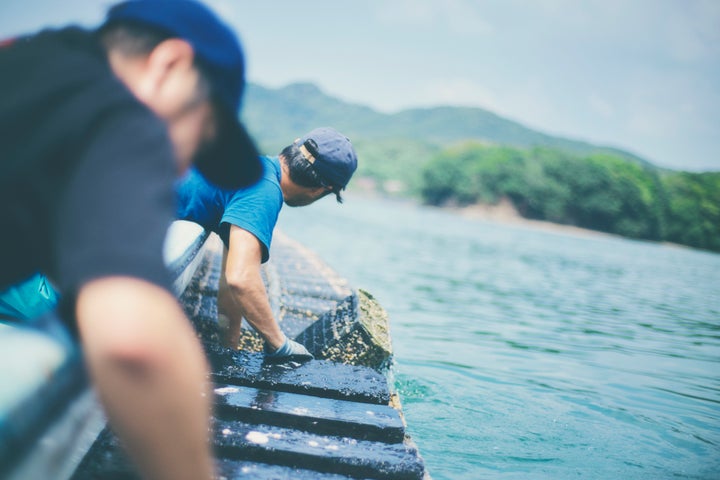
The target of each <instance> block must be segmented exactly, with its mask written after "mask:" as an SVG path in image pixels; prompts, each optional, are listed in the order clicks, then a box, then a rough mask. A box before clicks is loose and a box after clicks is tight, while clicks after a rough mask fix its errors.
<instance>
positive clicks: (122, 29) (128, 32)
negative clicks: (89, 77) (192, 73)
mask: <svg viewBox="0 0 720 480" xmlns="http://www.w3.org/2000/svg"><path fill="white" fill-rule="evenodd" d="M97 35H98V38H99V39H100V43H101V44H102V45H103V47H104V48H105V50H106V51H110V50H116V51H118V52H120V53H122V54H123V55H127V56H129V57H134V56H142V55H149V54H150V52H152V51H153V50H154V49H155V47H157V46H158V45H159V44H160V43H162V42H164V41H165V40H167V39H169V38H175V36H174V35H171V34H170V33H168V32H166V31H165V30H163V29H160V28H156V27H152V26H148V25H145V24H143V23H141V22H136V21H132V20H116V21H113V22H109V23H105V24H104V25H102V26H101V27H100V28H99V29H98V30H97ZM193 65H194V66H195V68H197V70H198V72H199V74H200V79H199V84H198V98H199V99H202V98H210V96H211V88H210V80H209V79H210V77H209V76H208V74H207V73H206V69H205V67H204V66H203V64H202V62H199V61H198V59H197V57H195V59H194V61H193Z"/></svg>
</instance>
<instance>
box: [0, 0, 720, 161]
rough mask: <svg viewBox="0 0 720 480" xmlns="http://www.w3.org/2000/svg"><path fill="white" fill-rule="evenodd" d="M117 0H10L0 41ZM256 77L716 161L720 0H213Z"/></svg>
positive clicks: (0, 23)
mask: <svg viewBox="0 0 720 480" xmlns="http://www.w3.org/2000/svg"><path fill="white" fill-rule="evenodd" d="M112 3H113V2H111V1H105V0H96V1H94V0H63V1H55V0H22V1H20V0H4V1H3V2H2V4H1V5H0V37H5V36H11V35H14V34H18V33H22V32H26V31H32V30H34V29H37V28H39V27H42V26H45V25H62V24H66V23H70V22H74V23H81V24H85V25H94V24H96V23H97V22H99V21H100V20H101V18H102V15H103V12H104V10H105V8H106V7H107V5H109V4H112ZM207 3H208V4H209V5H210V6H211V7H213V9H215V10H216V11H217V12H218V13H220V14H221V16H223V17H224V18H225V19H226V20H227V22H228V23H229V24H231V25H232V26H233V27H234V28H235V29H236V31H237V32H238V34H239V36H240V38H241V40H242V42H243V45H244V47H245V50H246V55H247V63H248V77H249V79H250V80H251V81H254V82H257V83H259V84H261V85H265V86H268V87H279V86H283V85H286V84H288V83H292V82H297V81H310V82H313V83H315V84H317V85H318V86H319V87H320V88H321V89H322V90H323V91H325V92H326V93H328V94H330V95H333V96H335V97H338V98H341V99H343V100H345V101H349V102H353V103H358V104H363V105H367V106H370V107H373V108H375V109H378V110H381V111H384V112H394V111H398V110H400V109H403V108H409V107H424V106H434V105H464V106H478V107H483V108H486V109H489V110H491V111H493V112H495V113H497V114H499V115H502V116H505V117H507V118H510V119H512V120H515V121H519V122H521V123H523V124H525V125H527V126H529V127H532V128H536V129H539V130H541V131H544V132H546V133H550V134H556V135H562V136H567V137H570V138H576V139H581V140H586V141H590V142H593V143H598V144H602V145H611V146H616V147H619V148H623V149H626V150H629V151H631V152H633V153H636V154H638V155H641V156H643V157H645V158H647V159H649V160H650V161H652V162H653V163H655V164H657V165H661V166H666V167H671V168H676V169H683V170H691V171H702V170H720V1H718V0H443V1H440V0H363V1H361V2H351V1H344V2H343V1H337V0H335V1H330V0H318V1H313V0H306V1H304V2H297V1H290V0H264V1H262V2H257V1H241V0H207Z"/></svg>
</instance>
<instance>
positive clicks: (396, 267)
mask: <svg viewBox="0 0 720 480" xmlns="http://www.w3.org/2000/svg"><path fill="white" fill-rule="evenodd" d="M279 228H280V229H281V230H283V231H284V232H285V233H287V234H289V235H290V236H291V237H293V238H295V239H296V240H298V241H300V242H301V243H303V244H304V245H305V246H307V247H308V248H310V249H312V250H313V251H315V252H316V253H318V254H319V255H320V256H321V257H322V258H323V260H325V262H327V263H328V264H329V265H330V266H331V267H333V269H334V270H336V271H337V272H338V273H340V274H341V275H342V276H344V277H345V278H347V279H348V280H349V281H350V283H351V285H352V286H353V287H355V288H362V289H364V290H367V291H369V292H370V293H371V294H373V295H374V296H375V297H376V299H377V300H378V301H379V302H380V304H381V305H382V306H383V307H385V309H386V310H387V311H388V313H389V316H390V322H391V323H390V326H391V334H392V339H393V346H394V350H395V367H394V376H395V386H396V388H397V390H398V391H399V393H400V396H401V400H402V403H403V411H404V413H405V416H406V419H407V422H408V430H409V432H410V434H411V435H412V437H413V439H414V440H415V442H416V443H417V445H418V447H419V449H420V452H421V454H422V456H423V457H424V459H425V462H426V465H427V467H428V470H429V471H430V474H431V475H432V477H433V479H434V480H443V479H447V480H460V479H483V478H488V479H490V478H492V479H554V480H557V479H571V478H572V479H576V478H582V479H636V478H637V479H665V478H668V479H669V478H673V479H707V480H711V479H719V478H720V255H717V254H711V253H707V252H702V251H696V250H690V249H685V248H680V247H672V246H665V245H657V244H653V243H647V242H637V241H630V240H626V239H621V238H616V237H611V236H579V235H572V234H569V233H559V232H551V231H546V230H538V229H533V228H531V227H525V226H514V225H503V224H498V223H492V222H489V221H482V220H469V219H466V218H463V217H460V216H458V215H456V214H454V213H451V212H447V211H442V210H437V209H431V208H425V207H419V206H414V205H411V204H408V203H404V202H397V201H388V200H378V199H371V198H364V197H359V196H353V195H348V196H347V200H346V202H345V203H344V204H343V205H337V204H336V202H334V201H332V200H330V197H328V199H325V200H322V201H320V202H318V203H316V204H315V205H312V206H310V207H304V208H296V209H292V208H288V207H285V208H284V209H283V211H282V213H281V214H280V223H279Z"/></svg>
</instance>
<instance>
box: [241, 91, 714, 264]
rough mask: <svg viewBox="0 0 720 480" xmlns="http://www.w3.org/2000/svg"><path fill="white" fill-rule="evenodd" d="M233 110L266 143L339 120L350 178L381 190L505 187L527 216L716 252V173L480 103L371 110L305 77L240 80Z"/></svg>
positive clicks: (477, 199) (492, 190)
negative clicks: (560, 133)
mask: <svg viewBox="0 0 720 480" xmlns="http://www.w3.org/2000/svg"><path fill="white" fill-rule="evenodd" d="M243 119H244V120H245V122H246V124H247V125H248V127H249V129H250V131H251V133H252V134H253V136H254V137H255V139H256V140H257V141H258V143H259V144H260V146H261V148H262V150H263V151H264V152H266V153H270V154H276V153H277V152H279V150H280V149H281V148H282V147H284V146H285V145H287V144H289V143H290V142H292V141H293V140H294V139H295V138H297V137H299V136H301V135H302V134H303V133H305V132H307V131H309V130H311V129H312V128H315V127H317V126H332V127H335V128H337V129H338V130H340V131H342V132H344V133H345V134H346V135H348V136H349V137H350V138H351V140H352V141H353V143H354V145H355V147H356V150H357V152H358V156H359V158H360V162H359V167H358V172H357V174H356V178H358V179H360V178H363V179H365V180H366V181H368V180H369V181H371V182H373V184H374V185H375V186H376V187H375V188H377V189H378V190H380V191H385V192H392V193H400V194H404V195H409V196H417V197H418V198H420V199H421V200H422V201H424V202H426V203H429V204H433V205H445V204H453V205H469V204H474V203H489V204H492V203H495V202H498V201H499V200H500V199H502V198H507V199H509V200H510V201H512V203H513V204H514V205H515V207H516V208H517V210H518V211H519V212H520V213H521V215H523V216H526V217H527V218H533V219H541V220H547V221H552V222H557V223H563V224H570V225H577V226H580V227H584V228H590V229H594V230H600V231H604V232H610V233H616V234H619V235H624V236H627V237H631V238H638V239H649V240H658V241H671V242H676V243H680V244H684V245H690V246H693V247H698V248H703V249H708V250H714V251H720V172H711V173H687V172H677V171H671V170H667V169H660V168H658V167H656V166H653V165H652V164H651V163H650V162H648V161H647V160H645V159H642V158H640V157H638V156H636V155H633V154H632V153H630V152H627V151H624V150H621V149H617V148H612V147H607V146H599V145H593V144H590V143H587V142H582V141H578V140H572V139H566V138H562V137H556V136H551V135H547V134H544V133H542V132H538V131H536V130H533V129H530V128H527V127H525V126H523V125H521V124H519V123H517V122H513V121H511V120H508V119H504V118H502V117H500V116H498V115H496V114H494V113H492V112H489V111H486V110H483V109H480V108H466V107H436V108H425V109H410V110H404V111H401V112H398V113H393V114H388V113H381V112H377V111H375V110H373V109H371V108H368V107H365V106H362V105H356V104H351V103H347V102H344V101H342V100H339V99H336V98H333V97H330V96H328V95H326V94H324V93H323V92H322V91H320V90H319V89H318V88H317V87H315V86H314V85H312V84H293V85H289V86H287V87H284V88H280V89H268V88H264V87H262V86H259V85H255V84H250V85H249V88H248V91H247V94H246V98H245V104H244V108H243ZM366 183H367V182H366ZM352 185H353V183H351V187H350V188H352Z"/></svg>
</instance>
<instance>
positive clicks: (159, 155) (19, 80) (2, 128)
mask: <svg viewBox="0 0 720 480" xmlns="http://www.w3.org/2000/svg"><path fill="white" fill-rule="evenodd" d="M0 72H2V73H1V74H0V291H2V290H3V289H4V288H5V287H8V286H10V285H11V284H14V283H17V282H19V281H22V280H24V279H26V278H28V277H30V276H31V275H32V274H33V273H35V272H38V271H41V272H43V273H45V274H46V275H47V276H48V277H49V278H50V279H51V280H52V281H53V283H54V284H55V285H56V286H57V287H58V288H59V290H60V292H61V294H62V295H63V296H64V297H65V298H73V297H74V295H75V293H76V292H77V290H78V289H79V287H80V286H82V285H83V284H84V283H85V282H87V281H89V280H92V279H95V278H99V277H104V276H111V275H122V276H132V277H137V278H141V279H145V280H148V281H150V282H152V283H155V284H157V285H160V286H162V287H164V288H166V289H168V290H170V285H171V283H170V278H169V275H168V272H167V270H166V268H165V266H164V264H163V261H162V246H163V242H164V238H165V233H166V230H167V227H168V226H169V224H170V222H171V221H172V219H173V214H174V197H173V181H174V177H175V171H176V167H175V162H174V157H173V153H172V147H171V144H170V142H169V139H168V135H167V131H166V128H165V125H164V124H163V122H162V121H161V120H160V119H159V118H157V117H156V116H155V115H154V114H153V113H152V112H151V111H150V110H149V109H148V108H147V107H146V106H144V105H143V104H141V103H140V102H139V101H138V100H137V99H136V98H135V97H134V95H133V94H132V93H131V92H130V91H129V90H128V89H127V88H126V87H125V86H124V85H123V84H122V83H121V82H120V81H119V80H118V79H117V78H116V77H115V75H114V74H113V72H112V71H111V69H110V66H109V65H108V62H107V59H106V56H105V52H104V51H103V50H102V49H101V47H100V45H99V44H98V42H97V40H96V38H95V36H94V34H92V33H90V32H87V31H85V30H81V29H77V28H68V29H64V30H58V31H45V32H41V33H39V34H37V35H34V36H31V37H25V38H21V39H17V40H15V41H13V42H12V43H10V44H8V45H5V46H2V47H0Z"/></svg>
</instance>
